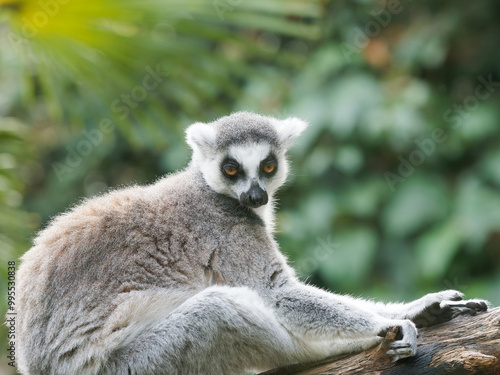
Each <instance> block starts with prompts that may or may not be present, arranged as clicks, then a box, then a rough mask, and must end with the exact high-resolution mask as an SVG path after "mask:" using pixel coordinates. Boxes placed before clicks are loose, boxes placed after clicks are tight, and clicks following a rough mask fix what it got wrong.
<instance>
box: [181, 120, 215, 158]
mask: <svg viewBox="0 0 500 375" xmlns="http://www.w3.org/2000/svg"><path fill="white" fill-rule="evenodd" d="M186 141H187V144H188V145H189V147H191V149H192V150H193V151H194V152H201V154H202V155H207V153H209V152H210V151H212V150H213V149H214V147H215V129H214V127H213V126H211V125H207V124H204V123H202V122H196V123H194V124H192V125H190V126H189V127H188V128H187V129H186Z"/></svg>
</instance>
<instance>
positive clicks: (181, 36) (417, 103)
mask: <svg viewBox="0 0 500 375" xmlns="http://www.w3.org/2000/svg"><path fill="white" fill-rule="evenodd" d="M499 17H500V3H498V2H493V1H487V0H484V1H483V0H480V1H474V2H471V1H466V0H462V1H453V2H451V1H442V2H435V1H430V0H429V1H427V0H423V1H419V2H411V1H409V0H407V1H397V0H389V1H387V2H386V1H372V0H358V1H353V0H351V1H342V0H339V1H335V2H329V1H320V0H253V1H244V0H210V1H206V0H205V1H203V0H143V1H139V0H85V1H81V0H42V1H38V0H0V257H1V259H0V260H1V262H2V266H1V267H0V272H1V278H0V290H1V293H2V298H1V302H0V306H1V310H0V312H1V313H2V315H3V314H4V312H5V310H6V306H7V305H6V298H5V295H6V291H7V262H8V261H12V260H14V261H16V263H17V265H19V261H18V259H19V257H20V256H21V255H22V254H23V253H24V252H25V251H26V250H28V249H29V247H30V243H31V240H32V238H33V236H35V234H36V232H37V231H38V230H39V229H41V228H43V227H44V226H46V225H47V223H48V222H49V220H50V219H51V217H53V216H54V215H56V214H58V213H60V212H62V211H64V210H66V209H68V207H71V206H72V205H74V204H76V203H78V202H80V201H81V200H82V199H83V198H86V197H92V196H94V195H96V194H101V193H103V192H106V191H108V190H109V189H111V188H116V187H120V186H125V185H129V184H133V183H139V184H147V183H151V182H154V181H155V180H156V179H157V178H159V177H161V176H163V175H165V174H167V173H170V172H173V171H176V170H178V169H181V168H183V167H184V166H185V165H186V164H187V162H188V160H189V157H190V152H189V150H188V149H187V146H186V144H185V142H184V139H183V131H184V129H185V127H186V126H188V125H189V124H191V123H193V122H196V121H211V120H213V119H215V118H217V117H219V116H223V115H226V114H228V113H230V112H233V111H237V110H250V111H256V112H260V113H263V114H267V115H273V116H276V117H280V118H284V117H287V116H298V117H301V118H303V119H305V120H307V121H308V122H309V123H310V126H309V128H308V130H307V131H306V132H305V133H304V134H303V135H302V136H301V138H300V139H299V142H298V144H297V145H296V146H295V147H294V148H293V149H292V150H291V152H290V159H291V162H292V171H291V176H290V178H289V181H288V183H287V184H286V186H284V187H283V188H282V189H281V191H280V193H279V199H280V207H279V210H278V214H277V223H278V232H277V235H276V236H277V239H278V241H279V242H280V245H281V248H282V250H283V252H284V253H285V254H287V255H288V257H289V259H290V262H291V263H292V264H293V265H294V266H295V268H296V269H297V271H298V273H299V275H300V276H301V277H302V278H303V279H304V280H307V281H308V282H310V283H313V284H316V285H319V286H322V287H325V288H328V289H331V290H334V291H337V292H342V293H351V294H354V295H357V296H363V297H368V298H376V299H380V300H385V301H389V300H411V299H414V298H417V297H419V296H421V295H422V294H424V293H428V292H433V291H438V290H441V289H448V288H454V289H460V290H461V291H463V292H465V293H466V294H467V296H469V297H482V298H486V299H489V300H490V301H492V302H493V304H496V305H498V304H500V95H499V93H500V48H499V46H500V23H499V22H498V19H499ZM2 332H3V333H2V337H4V336H5V332H6V331H5V327H4V331H2ZM4 341H5V340H4ZM2 345H3V344H2ZM2 353H6V351H2ZM1 361H3V362H5V361H6V359H5V356H4V355H2V359H1ZM0 371H2V370H1V369H0ZM4 371H5V373H8V372H7V370H4Z"/></svg>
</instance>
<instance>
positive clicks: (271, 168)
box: [264, 163, 276, 173]
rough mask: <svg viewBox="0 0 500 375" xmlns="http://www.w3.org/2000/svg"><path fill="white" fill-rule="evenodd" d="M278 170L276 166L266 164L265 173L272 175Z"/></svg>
mask: <svg viewBox="0 0 500 375" xmlns="http://www.w3.org/2000/svg"><path fill="white" fill-rule="evenodd" d="M275 169H276V166H275V165H274V164H270V163H269V164H266V165H264V172H266V173H272V172H273V171H274V170H275Z"/></svg>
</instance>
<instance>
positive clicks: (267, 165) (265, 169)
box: [260, 153, 278, 177]
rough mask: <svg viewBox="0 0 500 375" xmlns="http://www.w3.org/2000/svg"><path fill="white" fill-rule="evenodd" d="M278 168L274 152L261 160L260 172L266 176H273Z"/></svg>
mask: <svg viewBox="0 0 500 375" xmlns="http://www.w3.org/2000/svg"><path fill="white" fill-rule="evenodd" d="M277 170H278V160H277V159H276V156H275V155H274V154H273V153H270V154H269V156H268V157H267V158H265V159H264V160H262V161H261V162H260V174H261V175H263V176H265V177H271V176H274V175H275V174H276V172H277Z"/></svg>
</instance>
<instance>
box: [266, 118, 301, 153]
mask: <svg viewBox="0 0 500 375" xmlns="http://www.w3.org/2000/svg"><path fill="white" fill-rule="evenodd" d="M274 127H275V129H276V131H277V132H278V138H279V141H280V143H281V145H282V146H283V147H285V148H289V147H290V146H291V145H292V144H293V141H294V140H295V138H297V137H298V136H299V135H300V133H302V132H303V131H304V130H305V128H306V127H307V123H306V122H305V121H303V120H301V119H299V118H297V117H289V118H287V119H285V120H276V121H275V122H274Z"/></svg>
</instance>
